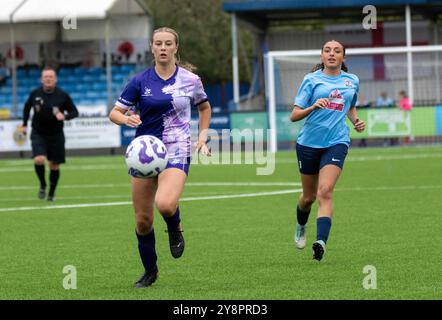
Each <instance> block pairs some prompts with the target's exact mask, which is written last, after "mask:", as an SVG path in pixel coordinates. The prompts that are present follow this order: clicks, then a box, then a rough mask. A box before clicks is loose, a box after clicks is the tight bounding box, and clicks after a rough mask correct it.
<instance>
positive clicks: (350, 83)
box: [344, 79, 353, 88]
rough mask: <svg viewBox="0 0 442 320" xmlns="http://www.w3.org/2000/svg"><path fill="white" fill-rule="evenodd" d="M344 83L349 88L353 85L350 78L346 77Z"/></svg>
mask: <svg viewBox="0 0 442 320" xmlns="http://www.w3.org/2000/svg"><path fill="white" fill-rule="evenodd" d="M344 83H345V86H346V87H349V88H351V87H353V83H352V82H351V81H350V80H347V79H345V80H344Z"/></svg>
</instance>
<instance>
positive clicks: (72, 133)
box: [0, 117, 121, 152]
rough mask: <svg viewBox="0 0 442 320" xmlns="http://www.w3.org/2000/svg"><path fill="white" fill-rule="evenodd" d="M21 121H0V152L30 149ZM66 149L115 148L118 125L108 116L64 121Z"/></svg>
mask: <svg viewBox="0 0 442 320" xmlns="http://www.w3.org/2000/svg"><path fill="white" fill-rule="evenodd" d="M21 124H22V122H21V121H18V120H16V121H0V152H2V151H27V150H31V144H30V141H29V134H28V135H27V136H26V137H23V136H22V135H21V134H20V131H19V127H20V125H21ZM64 134H65V137H66V149H90V148H117V147H120V146H121V134H120V127H119V126H117V125H115V124H113V123H112V122H110V120H109V118H107V117H103V118H77V119H74V120H72V121H65V123H64Z"/></svg>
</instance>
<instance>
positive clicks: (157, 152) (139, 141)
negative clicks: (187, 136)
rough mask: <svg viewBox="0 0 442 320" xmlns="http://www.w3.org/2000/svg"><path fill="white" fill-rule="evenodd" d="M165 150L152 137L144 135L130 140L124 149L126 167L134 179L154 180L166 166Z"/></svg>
mask: <svg viewBox="0 0 442 320" xmlns="http://www.w3.org/2000/svg"><path fill="white" fill-rule="evenodd" d="M168 158H169V157H168V154H167V149H166V146H165V145H164V143H163V142H162V141H161V140H160V139H158V138H157V137H154V136H149V135H144V136H139V137H137V138H135V139H134V140H132V142H131V143H130V144H129V146H128V147H127V149H126V165H127V168H128V169H129V172H128V173H129V174H130V175H131V176H132V177H135V178H154V177H156V176H158V175H159V174H160V172H161V171H163V170H164V169H165V168H166V166H167V161H168Z"/></svg>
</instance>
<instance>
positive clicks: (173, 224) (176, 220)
mask: <svg viewBox="0 0 442 320" xmlns="http://www.w3.org/2000/svg"><path fill="white" fill-rule="evenodd" d="M163 219H164V221H166V224H167V229H168V230H175V229H176V228H177V227H178V225H179V224H180V222H181V219H180V207H177V208H176V211H175V213H174V215H173V216H170V217H163Z"/></svg>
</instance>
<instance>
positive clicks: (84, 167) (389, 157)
mask: <svg viewBox="0 0 442 320" xmlns="http://www.w3.org/2000/svg"><path fill="white" fill-rule="evenodd" d="M427 158H442V153H420V154H414V153H411V154H392V155H375V156H356V155H355V156H352V155H349V156H348V158H347V159H346V161H350V162H353V161H383V160H413V159H427ZM275 162H276V164H278V163H279V164H292V163H293V164H296V156H295V155H293V158H290V159H289V158H283V159H281V158H280V159H276V161H275ZM191 165H192V166H195V165H198V166H199V165H205V164H201V163H191ZM208 165H235V164H223V163H219V164H216V163H209V164H208ZM236 165H244V163H239V164H236ZM251 165H258V164H251ZM110 169H115V170H120V169H121V170H125V165H124V163H121V164H104V165H103V164H100V165H96V164H90V165H69V164H68V165H66V166H63V170H66V171H79V170H84V171H87V170H110ZM31 171H34V168H33V166H32V165H29V167H27V168H23V166H21V165H20V166H17V167H15V166H7V167H3V168H1V167H0V173H14V172H31Z"/></svg>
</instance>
